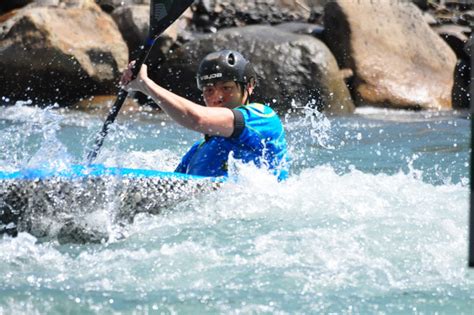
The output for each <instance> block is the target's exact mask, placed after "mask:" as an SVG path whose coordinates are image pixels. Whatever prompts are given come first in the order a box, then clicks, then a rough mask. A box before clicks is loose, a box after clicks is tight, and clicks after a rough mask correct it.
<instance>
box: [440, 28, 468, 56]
mask: <svg viewBox="0 0 474 315" xmlns="http://www.w3.org/2000/svg"><path fill="white" fill-rule="evenodd" d="M433 30H434V31H435V32H436V33H437V34H438V35H439V36H441V37H442V38H443V39H444V40H445V42H446V43H448V45H449V47H451V49H452V50H453V51H454V53H455V54H456V56H457V57H458V58H465V52H464V45H466V43H467V39H468V36H469V34H470V33H471V29H470V28H469V27H467V26H460V25H455V24H444V25H439V26H434V27H433Z"/></svg>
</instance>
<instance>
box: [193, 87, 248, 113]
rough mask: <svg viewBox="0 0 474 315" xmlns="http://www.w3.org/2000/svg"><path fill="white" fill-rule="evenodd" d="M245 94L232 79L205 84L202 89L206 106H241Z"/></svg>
mask: <svg viewBox="0 0 474 315" xmlns="http://www.w3.org/2000/svg"><path fill="white" fill-rule="evenodd" d="M246 94H247V91H244V93H242V90H241V88H240V86H239V84H238V83H237V82H234V81H225V82H217V83H216V84H213V85H208V86H205V87H204V89H203V90H202V95H203V97H204V102H205V103H206V106H208V107H227V108H235V107H237V106H241V105H242V104H243V102H244V99H245V96H246Z"/></svg>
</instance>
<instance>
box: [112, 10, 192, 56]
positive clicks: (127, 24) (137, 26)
mask: <svg viewBox="0 0 474 315" xmlns="http://www.w3.org/2000/svg"><path fill="white" fill-rule="evenodd" d="M112 17H113V18H114V20H115V22H116V23H117V25H118V27H119V29H120V31H121V33H122V35H123V37H124V39H125V41H126V43H127V45H128V48H129V51H130V59H131V60H132V59H135V58H136V57H137V56H138V53H139V47H140V46H141V45H143V43H144V42H145V40H146V39H147V37H148V29H149V25H150V6H149V5H129V6H122V7H119V8H117V9H116V10H114V11H113V13H112ZM191 19H192V11H191V10H190V9H188V10H186V11H185V12H184V13H183V14H182V15H181V17H180V18H178V20H176V21H175V22H174V23H173V24H171V25H170V27H168V28H167V29H166V30H165V32H164V33H163V34H162V35H161V36H160V38H159V39H158V40H157V42H156V43H155V48H154V53H155V54H152V55H151V56H150V57H151V58H156V57H157V56H162V55H163V54H165V53H166V52H167V51H168V50H169V49H170V48H171V47H172V46H173V45H175V43H176V41H177V39H178V36H179V35H181V34H182V33H183V32H185V31H186V29H187V28H188V26H189V24H190V23H191Z"/></svg>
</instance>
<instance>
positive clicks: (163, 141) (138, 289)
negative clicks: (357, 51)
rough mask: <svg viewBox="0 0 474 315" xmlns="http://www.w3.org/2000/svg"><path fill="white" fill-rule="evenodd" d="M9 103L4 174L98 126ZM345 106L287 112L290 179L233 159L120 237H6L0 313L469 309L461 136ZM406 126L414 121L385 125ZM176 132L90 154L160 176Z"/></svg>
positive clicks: (62, 151)
mask: <svg viewBox="0 0 474 315" xmlns="http://www.w3.org/2000/svg"><path fill="white" fill-rule="evenodd" d="M7 110H8V111H9V112H5V110H4V109H2V110H0V121H1V120H4V121H5V120H6V121H8V123H7V124H5V127H4V126H2V125H1V124H0V128H2V127H3V128H2V132H3V134H4V135H5V134H8V135H9V136H8V137H4V136H2V137H0V144H1V145H2V150H7V151H8V156H7V155H2V160H1V161H0V162H1V163H0V168H1V169H3V170H4V169H7V170H8V169H9V168H15V167H17V168H18V167H24V166H28V165H33V164H38V163H40V164H41V161H43V162H47V161H50V160H51V159H52V160H55V161H56V163H58V162H57V161H62V162H63V163H65V164H67V163H70V161H71V160H72V161H73V162H78V161H81V159H82V156H83V151H82V150H76V151H74V148H75V146H77V144H79V146H81V147H84V146H85V145H86V144H87V143H91V142H90V140H91V139H93V136H95V131H96V129H97V130H98V128H99V127H100V126H101V121H100V120H93V119H92V120H90V119H88V118H87V117H86V118H84V123H78V124H74V123H73V121H74V119H73V118H71V116H69V115H66V114H62V113H58V112H56V111H51V110H39V109H32V108H29V107H25V106H19V105H18V106H17V108H15V109H10V108H7ZM306 110H307V111H308V110H309V109H306ZM20 111H22V114H21V115H17V113H18V112H20ZM358 114H360V115H361V116H362V118H360V119H357V118H350V119H349V118H339V119H328V118H327V117H324V116H322V115H319V114H318V113H317V112H308V113H306V114H305V115H303V116H302V117H301V118H298V119H296V120H294V118H291V117H290V118H288V120H287V121H286V127H287V129H288V134H289V138H290V145H291V147H290V150H291V153H292V158H293V162H294V165H296V169H297V171H295V172H293V175H292V176H291V177H290V179H289V180H288V181H286V182H283V183H279V182H277V181H276V180H275V178H274V177H273V176H272V175H270V174H268V173H267V172H265V171H264V170H258V169H256V168H254V167H252V166H248V165H247V166H246V165H240V164H239V163H238V162H236V163H235V164H232V163H231V164H232V165H231V169H232V171H233V172H235V173H233V174H232V175H233V176H231V179H232V180H231V181H229V182H228V183H226V184H225V185H224V186H223V187H222V188H221V189H220V190H217V191H215V192H212V193H209V194H206V195H201V196H193V197H192V198H190V199H189V200H186V201H184V202H182V203H179V204H176V205H174V206H171V207H169V208H167V209H166V210H165V211H164V212H163V213H162V214H161V215H159V216H152V215H146V214H139V215H138V216H137V217H135V220H134V223H133V224H131V225H129V226H127V227H126V229H125V231H124V232H126V234H127V237H125V238H115V239H114V240H113V241H111V242H109V243H104V244H99V245H83V246H79V245H62V246H61V245H59V244H58V243H57V242H55V241H45V240H37V239H35V238H34V237H32V236H31V235H28V234H25V233H22V234H20V235H19V237H17V238H6V237H4V238H3V239H1V240H0V252H1V253H2V255H0V314H12V313H13V314H18V313H31V314H35V313H37V314H43V313H48V314H64V313H84V312H93V313H114V312H115V313H136V314H148V313H156V312H160V311H161V312H165V313H203V312H215V313H230V314H239V313H277V314H278V313H280V314H287V313H331V312H332V313H338V314H354V313H355V314H366V313H389V314H391V313H415V314H417V313H420V314H421V313H435V312H439V313H449V314H470V313H471V312H472V309H473V308H474V302H473V301H474V293H473V292H474V278H473V276H474V275H473V273H472V271H469V270H467V268H466V264H467V257H466V256H467V214H468V196H469V191H468V180H467V174H466V173H463V170H464V169H465V168H467V166H464V163H466V161H465V160H466V156H467V152H468V149H467V148H466V147H465V144H464V142H467V141H468V137H467V136H464V137H463V136H461V135H458V134H456V132H459V131H458V130H459V129H460V128H459V126H458V125H457V124H463V123H464V122H463V121H459V120H453V119H452V117H451V118H450V117H441V118H439V117H420V116H419V114H418V113H415V114H407V113H405V112H403V113H402V114H400V115H398V112H397V113H392V112H389V113H388V114H387V115H388V116H391V117H392V118H393V117H395V116H397V115H398V116H400V117H401V116H403V117H405V118H400V119H399V118H396V124H391V121H392V120H391V119H389V120H388V122H387V120H383V119H381V117H382V115H381V113H380V110H369V111H368V112H367V111H366V112H364V110H362V112H359V113H358ZM15 115H17V116H15ZM28 115H29V116H28ZM73 115H78V116H77V117H83V116H81V115H82V114H73ZM387 115H385V116H387ZM25 116H28V119H26V120H23V118H24V117H25ZM292 119H293V120H292ZM406 122H411V123H414V124H415V125H409V126H405V125H400V124H399V123H406ZM162 123H164V125H163V124H162ZM74 128H79V131H78V132H77V133H86V134H87V133H88V135H86V136H76V135H75V133H73V132H71V130H73V131H74V130H75V129H74ZM410 128H411V129H410ZM176 130H177V129H176V128H175V127H174V126H173V125H168V122H166V121H161V122H159V123H158V124H156V125H153V126H152V127H150V128H149V127H147V126H146V125H143V124H139V123H136V122H134V123H130V124H128V123H120V124H118V125H117V126H116V127H115V129H114V130H113V131H112V132H111V134H110V135H109V136H110V137H108V138H107V143H106V145H105V147H104V148H103V150H102V151H101V155H100V156H99V160H98V161H99V162H102V163H105V164H107V165H109V166H121V167H132V168H133V167H137V168H151V169H161V170H172V169H173V168H174V166H175V165H176V163H177V161H178V159H179V156H180V155H181V154H182V153H183V149H182V148H181V147H182V146H183V144H186V145H185V146H189V145H190V144H191V142H192V141H194V140H193V138H192V137H191V136H189V135H188V134H186V133H180V132H177V131H176ZM64 132H69V133H68V134H67V136H64ZM15 134H18V136H17V137H16V138H15ZM143 134H145V135H146V136H147V138H144V136H143ZM9 137H10V138H11V139H10V140H9ZM384 137H388V138H384ZM416 137H421V140H417V139H416ZM423 137H424V138H423ZM25 139H27V140H25ZM28 139H29V140H28ZM71 139H72V140H71ZM385 139H388V140H389V141H386V142H388V144H387V143H385V142H384V141H385ZM412 139H413V141H412V142H409V141H408V140H412ZM67 141H71V143H73V144H74V145H75V146H74V145H71V144H70V143H67ZM397 141H400V142H397ZM416 141H418V142H419V143H417V142H416ZM452 142H455V143H457V144H458V145H457V146H456V147H453V145H452ZM137 143H139V144H140V143H142V144H143V147H144V148H145V149H140V148H139V145H138V144H137ZM155 143H159V144H160V145H162V146H161V147H157V146H155ZM377 143H379V144H381V145H377ZM402 144H403V146H402ZM422 144H423V145H430V146H431V147H428V149H427V147H426V146H425V147H422ZM131 145H134V146H136V147H131ZM50 147H51V148H53V149H54V150H52V151H51V152H49V151H48V150H47V149H48V148H50ZM420 148H421V149H420ZM453 148H454V149H453ZM23 151H24V152H23ZM377 152H380V154H378V153H377ZM395 153H396V155H395ZM456 154H459V155H456ZM71 156H72V157H71ZM41 157H43V158H44V159H43V160H42V159H41ZM384 162H387V163H386V164H383V163H384ZM388 162H390V163H388ZM374 163H376V164H377V166H378V165H382V166H383V167H384V168H376V167H375V166H374ZM431 164H435V165H438V166H431ZM341 165H342V167H341ZM420 165H421V167H420ZM460 165H461V166H462V167H461V166H460ZM446 166H447V167H446ZM54 167H58V166H57V164H56V166H54ZM59 167H60V166H59ZM458 177H459V178H461V180H457V178H458ZM103 206H104V207H103V208H102V209H94V211H93V212H92V213H91V215H90V216H89V220H90V221H91V223H97V224H101V223H102V224H108V225H110V227H109V229H110V230H114V229H120V228H121V227H117V226H114V225H113V222H111V220H110V211H111V208H113V206H114V205H113V204H104V205H103Z"/></svg>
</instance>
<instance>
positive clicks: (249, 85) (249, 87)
mask: <svg viewBox="0 0 474 315" xmlns="http://www.w3.org/2000/svg"><path fill="white" fill-rule="evenodd" d="M255 83H256V81H255V79H254V78H250V80H249V83H247V91H249V94H252V93H253V90H254V89H255Z"/></svg>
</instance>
